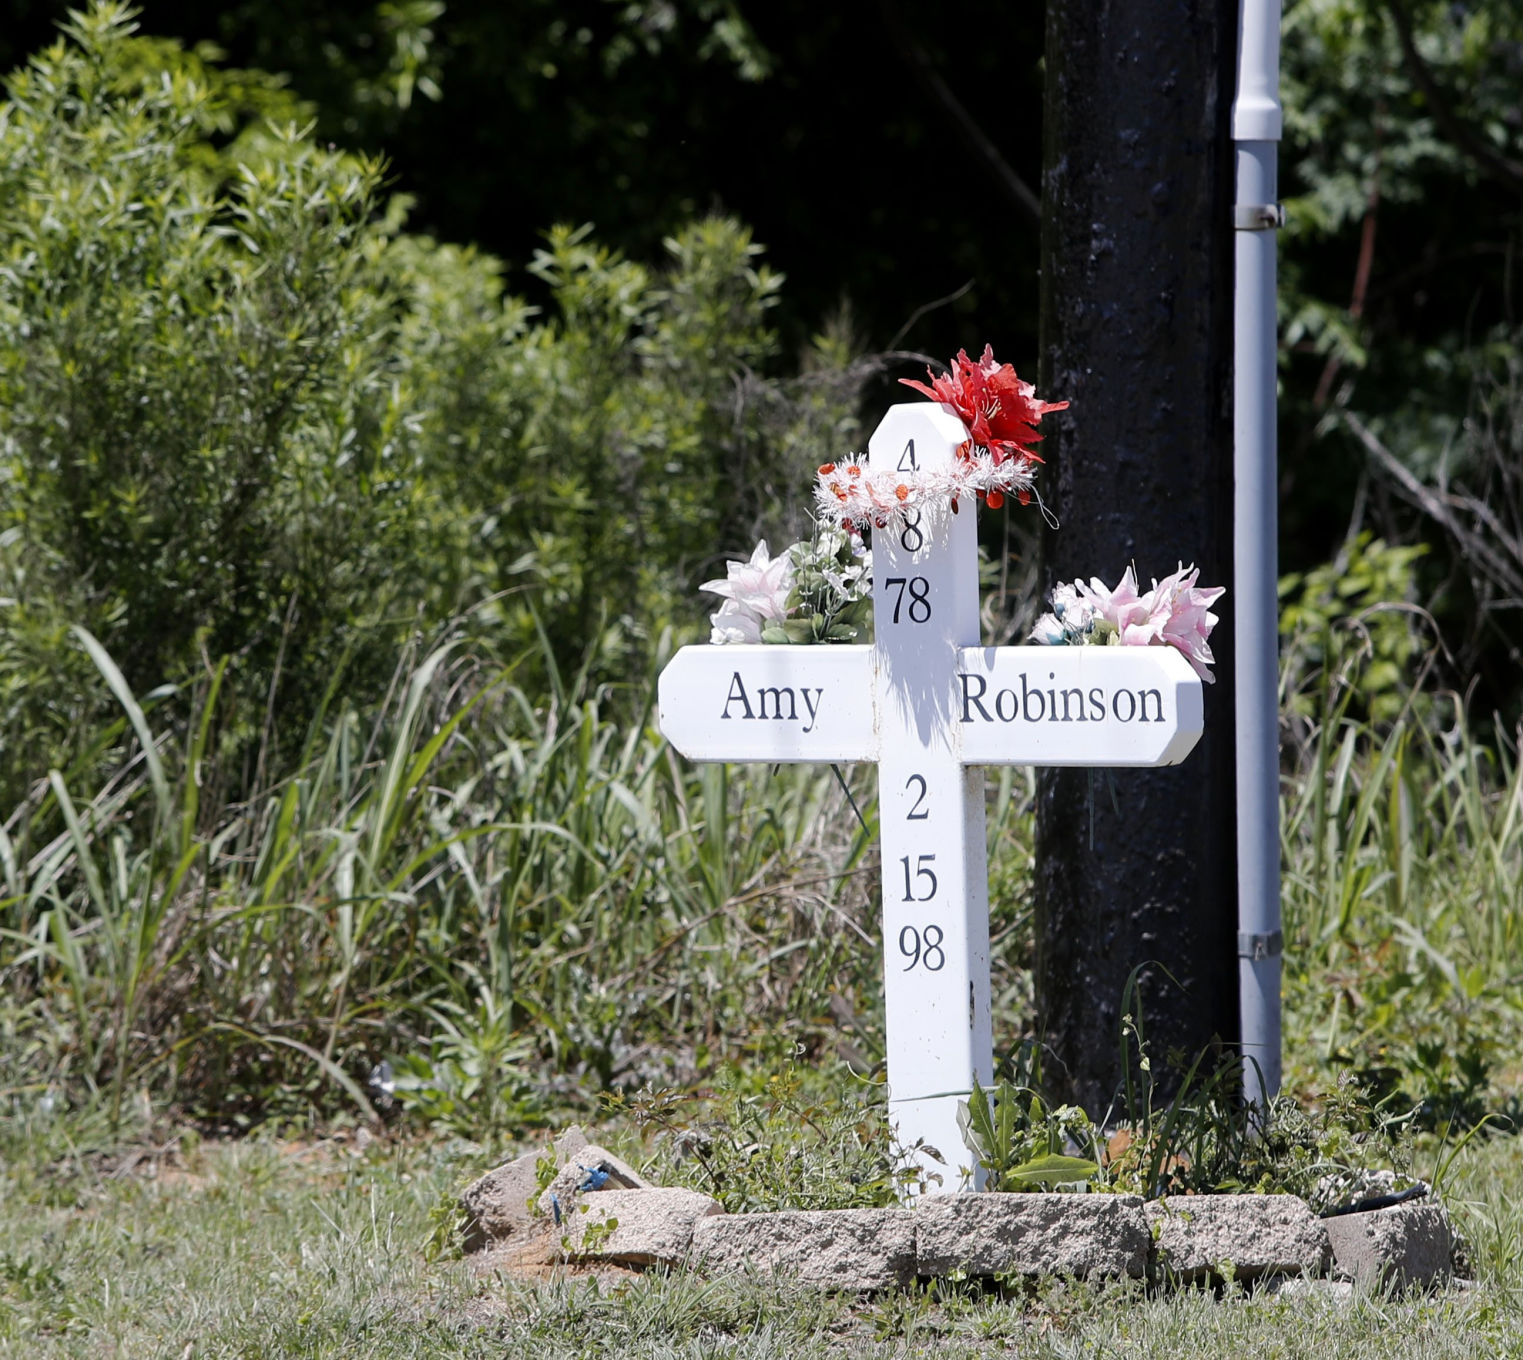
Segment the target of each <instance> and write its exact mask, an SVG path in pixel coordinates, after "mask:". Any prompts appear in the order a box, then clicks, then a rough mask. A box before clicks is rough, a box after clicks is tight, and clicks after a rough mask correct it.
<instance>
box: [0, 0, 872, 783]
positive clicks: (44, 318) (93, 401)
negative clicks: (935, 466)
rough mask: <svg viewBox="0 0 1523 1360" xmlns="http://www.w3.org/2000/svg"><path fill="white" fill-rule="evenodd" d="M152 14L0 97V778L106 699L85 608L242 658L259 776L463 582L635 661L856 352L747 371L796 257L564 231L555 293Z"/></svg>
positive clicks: (756, 359)
mask: <svg viewBox="0 0 1523 1360" xmlns="http://www.w3.org/2000/svg"><path fill="white" fill-rule="evenodd" d="M128 14H129V12H128V11H126V10H125V9H123V8H122V7H121V6H119V5H116V4H109V3H99V0H98V2H97V3H95V4H94V5H93V6H92V7H91V8H90V10H89V11H88V12H86V13H84V14H81V15H76V16H75V18H74V19H73V20H72V21H71V23H70V24H69V25H68V26H67V28H66V30H65V38H64V40H62V41H60V42H59V43H58V44H56V45H55V46H53V47H52V48H50V49H49V50H48V51H47V52H45V53H43V54H42V55H41V56H39V57H38V58H36V59H35V60H34V61H33V62H32V63H31V65H30V66H29V67H27V68H26V69H25V70H22V71H19V72H17V73H15V74H14V75H13V76H12V77H11V81H10V101H9V103H8V104H6V105H5V106H4V109H3V112H0V119H3V134H4V135H3V136H0V234H3V239H4V245H3V247H0V488H3V493H4V494H3V496H0V601H4V603H3V604H0V716H3V717H4V719H5V722H6V729H5V730H6V733H7V740H6V741H5V742H4V743H3V750H4V752H5V754H4V756H3V757H0V760H3V762H4V766H5V768H0V787H5V788H9V789H11V790H15V789H17V788H18V787H19V786H20V781H21V780H22V779H23V778H26V777H30V778H36V777H38V776H40V775H41V774H42V773H43V772H44V771H45V770H46V769H47V768H48V766H49V765H59V766H64V765H67V764H68V763H69V762H70V761H71V760H72V759H74V758H76V757H78V756H80V755H81V754H82V744H83V742H84V739H85V736H86V734H93V732H94V729H95V726H96V724H97V722H98V721H100V720H101V719H102V718H103V716H104V714H106V713H108V712H110V711H111V708H110V701H109V699H108V698H107V696H106V695H105V694H104V692H103V691H102V689H101V687H100V685H99V683H98V681H97V678H96V676H95V674H94V670H93V668H92V667H91V666H90V665H89V663H88V661H87V659H86V658H84V657H83V656H82V654H81V653H80V652H79V651H78V649H77V648H76V647H74V646H73V645H72V644H71V643H70V641H69V634H68V627H69V626H70V625H72V624H79V625H82V626H83V627H85V628H87V629H88V630H89V631H90V633H91V634H92V635H93V636H95V637H97V638H98V639H99V640H100V641H101V643H102V644H103V645H104V646H105V648H106V649H107V651H108V652H109V653H110V654H111V656H112V657H113V658H115V659H116V661H117V663H118V664H119V665H120V667H121V669H122V671H123V673H124V675H125V676H126V678H127V680H128V682H129V684H130V686H131V687H132V689H133V691H134V692H135V693H137V694H139V695H143V696H150V695H152V694H153V693H154V692H155V691H156V690H157V689H158V687H160V686H161V685H165V684H169V685H179V686H183V685H186V684H188V683H192V682H194V681H196V680H197V679H198V678H199V679H201V680H204V679H205V677H207V676H208V675H209V674H210V672H211V671H212V669H213V668H214V667H215V665H216V663H217V662H218V661H219V660H220V659H221V658H223V657H230V658H235V659H236V664H235V665H234V666H233V667H232V669H231V671H230V672H229V676H230V679H229V685H228V687H227V690H226V692H225V693H224V695H223V704H224V710H223V711H222V712H221V713H219V714H218V717H217V741H216V745H215V748H214V749H215V750H217V751H220V752H222V753H223V754H224V755H226V754H228V753H233V754H237V755H239V756H240V759H241V762H242V763H241V764H240V765H239V766H238V767H237V768H235V769H230V770H224V774H225V777H227V778H228V779H229V781H230V785H231V788H232V790H233V791H234V792H235V793H244V794H246V793H248V792H249V791H250V790H251V789H252V788H253V787H254V785H255V783H257V778H256V776H257V775H258V774H259V773H260V770H259V767H258V762H259V761H266V762H267V760H268V756H267V755H264V756H260V755H258V751H259V749H260V747H261V745H262V746H264V747H267V746H268V744H269V742H270V741H271V740H279V741H280V742H282V743H283V750H284V754H285V755H286V756H288V757H289V756H292V755H294V754H295V753H296V752H297V751H299V748H300V745H301V743H302V741H303V740H305V737H306V734H307V731H308V728H309V726H310V724H312V723H313V722H314V721H316V720H317V719H318V716H319V714H321V713H322V712H323V711H324V703H325V696H326V695H328V694H329V692H330V690H332V689H333V687H334V686H335V685H341V686H342V688H343V690H344V692H346V693H347V694H349V695H350V696H352V697H354V698H355V699H357V700H358V701H360V702H361V703H362V704H363V703H365V702H368V701H372V700H377V699H379V698H380V697H381V695H382V693H383V691H384V688H385V685H386V683H387V681H388V679H389V677H390V676H391V675H392V673H393V671H394V669H395V665H396V659H397V656H398V654H399V649H400V648H401V647H402V645H403V643H404V642H405V641H407V640H408V639H410V638H413V637H416V636H418V635H420V634H421V635H423V636H430V635H437V634H438V632H439V631H440V630H441V629H442V628H444V627H445V626H446V625H447V624H448V622H449V621H450V620H451V619H453V618H455V617H456V615H457V614H458V612H459V611H461V610H462V609H471V608H473V607H474V608H475V612H474V614H473V615H472V618H473V624H472V628H473V630H474V631H475V633H476V635H477V636H478V637H481V638H483V639H484V640H487V641H489V642H490V644H491V646H492V647H493V648H494V650H495V651H496V652H497V654H498V655H504V656H512V655H516V654H522V653H523V652H524V651H525V649H526V648H528V649H533V650H534V654H535V656H536V658H538V657H539V656H540V655H541V654H540V653H539V651H538V648H537V639H538V638H539V636H540V635H541V633H543V634H544V636H545V637H547V638H548V639H549V641H550V643H551V651H550V654H549V656H548V658H546V659H547V660H548V661H549V662H550V663H552V664H553V666H554V667H558V668H566V667H570V666H574V665H579V664H581V662H582V660H583V658H584V656H585V655H586V654H587V653H588V651H589V649H590V650H591V651H592V653H593V664H594V666H595V667H596V668H597V671H598V673H599V674H607V675H617V676H620V677H627V676H628V674H629V673H630V671H631V669H632V668H633V669H635V670H638V669H641V668H643V665H644V664H645V663H646V662H647V661H648V659H649V657H650V656H651V654H652V653H653V651H654V649H655V646H656V642H657V640H658V639H659V637H660V635H661V633H662V631H663V630H664V628H665V627H666V626H667V625H668V624H669V623H671V622H672V621H673V620H678V621H681V622H683V623H686V622H687V621H688V620H690V619H694V618H696V616H697V613H698V610H699V606H698V604H697V602H696V601H691V602H690V600H689V596H690V593H691V589H692V586H693V585H694V584H695V583H696V580H698V579H702V577H701V573H702V571H703V570H704V568H705V567H707V566H708V565H710V561H709V559H711V558H712V557H713V556H716V555H718V553H719V552H721V551H722V549H723V545H725V544H726V543H728V542H731V541H734V542H736V543H737V545H738V544H739V543H740V542H742V541H744V535H745V532H748V531H749V530H751V529H752V528H753V527H754V522H755V521H756V520H757V518H758V517H759V516H760V515H762V514H763V513H764V509H765V502H764V500H763V499H761V498H762V497H764V496H765V492H766V488H767V487H768V486H770V485H771V483H772V482H773V481H774V480H775V478H773V477H772V476H771V474H770V473H768V472H767V471H766V469H767V467H768V466H769V465H770V464H771V462H772V461H773V460H774V459H775V458H778V457H784V456H786V457H788V458H790V459H794V458H798V457H799V456H800V455H799V450H798V448H797V444H796V441H790V440H789V438H788V435H789V432H790V431H792V430H796V429H815V428H818V427H820V426H822V425H823V426H824V427H826V428H830V429H833V430H837V429H839V428H841V427H842V426H843V424H848V425H849V414H848V413H849V412H850V411H851V409H852V407H853V405H854V402H855V398H856V394H857V392H858V391H859V390H860V388H861V385H862V383H864V382H865V381H866V380H867V377H868V376H869V374H870V370H867V369H849V370H848V369H844V368H842V367H841V365H839V364H835V365H834V367H833V368H832V370H831V371H832V372H833V373H835V374H836V375H838V376H837V377H836V380H835V381H834V383H833V385H832V384H824V385H822V384H821V383H819V382H818V381H816V382H813V383H809V384H806V385H805V387H800V388H799V392H800V395H798V396H794V395H791V389H790V387H789V385H788V384H778V383H774V382H772V381H771V380H768V379H764V378H759V377H757V375H756V374H755V372H754V369H755V368H756V367H757V366H758V365H760V364H762V363H763V362H764V361H766V360H768V359H769V358H770V357H771V356H772V354H773V352H774V349H775V345H774V341H773V338H772V336H771V334H770V332H769V331H768V330H767V328H766V326H765V316H766V312H767V309H768V308H769V307H770V306H771V305H772V303H773V302H774V301H775V298H776V294H777V289H778V286H779V283H780V280H779V279H778V277H777V276H776V275H774V274H772V273H770V272H769V271H768V270H767V269H766V268H765V266H763V265H762V264H761V263H760V261H759V259H758V256H759V254H760V247H758V246H757V245H755V244H754V243H753V242H752V241H751V239H750V237H749V234H748V233H747V232H746V231H745V230H744V229H743V228H741V227H740V226H739V225H738V224H736V223H734V222H733V221H729V220H726V219H718V218H716V219H710V220H705V221H701V222H698V223H695V224H693V225H692V226H690V227H687V228H685V229H683V230H682V231H679V232H677V233H676V234H675V235H674V236H673V237H672V238H671V239H669V240H668V241H667V249H668V254H669V259H668V263H667V265H666V267H665V268H663V269H652V268H649V267H646V266H645V265H642V264H638V263H636V262H633V261H630V260H625V259H621V258H620V257H618V256H617V255H615V254H612V253H610V252H609V251H607V250H605V249H602V248H600V247H599V246H598V245H597V244H596V243H595V242H594V241H593V239H592V238H591V235H590V228H587V227H582V228H578V229H575V230H572V229H570V228H564V227H561V228H556V229H554V230H553V231H552V232H551V233H550V235H549V241H548V245H547V247H546V248H545V249H544V250H542V251H540V252H539V253H538V254H537V256H536V257H535V259H534V261H533V262H532V264H531V265H530V272H531V273H532V274H534V275H535V276H536V277H537V278H538V280H539V281H540V282H541V283H542V284H543V285H544V287H545V288H546V289H547V290H548V295H549V298H550V301H551V310H550V312H549V314H547V315H545V316H543V317H541V316H539V315H538V313H537V312H536V309H535V308H533V307H531V306H529V305H527V304H525V303H524V302H522V301H520V300H518V299H516V298H514V297H512V296H511V295H509V294H508V293H506V292H505V289H504V277H505V270H504V268H503V266H502V265H501V264H500V263H499V262H497V261H495V260H492V259H490V258H488V257H485V256H482V255H480V254H478V253H476V252H474V251H472V250H469V249H461V248H457V247H452V246H447V245H441V244H438V243H436V242H434V241H431V240H428V239H427V238H423V237H416V236H410V235H408V234H407V233H406V232H404V231H403V230H402V225H403V222H404V219H405V209H406V204H405V200H402V199H392V200H390V201H387V200H386V199H385V197H384V195H383V189H382V182H383V167H382V166H381V165H380V163H379V162H377V161H374V160H367V159H364V158H360V157H354V156H350V155H347V154H343V153H340V152H337V151H334V150H332V149H330V148H327V147H324V146H321V145H319V144H318V143H316V142H315V141H314V140H313V139H312V137H311V136H310V134H309V132H307V131H304V130H303V129H302V128H301V127H299V126H298V125H296V124H295V123H293V122H286V123H283V124H281V125H279V126H272V125H271V124H269V123H268V122H267V121H266V120H267V118H268V116H272V115H273V116H279V117H291V116H296V115H299V114H300V113H301V112H302V106H301V105H300V104H299V103H298V102H297V101H296V100H295V99H294V98H293V97H292V96H291V95H289V94H288V93H286V92H284V91H282V90H281V89H280V88H279V87H278V84H277V83H275V82H273V81H271V80H270V79H269V78H268V77H263V78H261V77H260V76H259V75H258V73H250V72H228V71H223V70H221V69H220V68H218V67H217V66H215V65H214V64H212V63H211V62H210V61H209V60H206V59H203V57H202V56H198V55H195V54H187V53H185V52H183V51H181V50H180V49H179V48H178V47H177V46H176V45H175V44H173V43H169V42H165V41H162V40H158V41H149V40H146V39H140V38H137V37H135V36H133V32H132V28H133V26H132V24H131V22H130V20H129V17H128ZM827 352H828V351H827V350H826V349H822V350H821V351H820V353H821V354H822V355H824V354H826V353H827ZM827 367H829V365H827ZM737 384H739V386H737ZM806 388H807V390H805V389H806ZM743 393H750V394H752V396H751V397H750V399H747V398H746V397H745V396H744V395H742V394H743ZM758 393H759V394H760V395H756V394H758ZM821 393H824V394H825V397H824V400H823V402H822V401H821V400H820V394H821ZM803 457H804V461H801V462H800V463H799V464H798V466H799V467H807V466H809V465H812V463H813V462H814V461H816V460H815V457H814V454H813V451H812V450H811V451H809V452H808V453H807V454H805V455H804V456H803ZM742 473H746V474H747V475H745V476H743V475H741V474H742ZM750 474H755V475H750ZM795 527H796V526H795ZM614 601H616V602H617V605H616V607H613V608H610V602H614ZM535 664H538V662H537V660H536V662H535ZM542 678H543V680H544V681H546V682H547V681H548V676H547V675H545V676H543V677H542ZM178 711H179V712H180V713H181V715H182V716H183V713H184V711H185V706H184V702H183V700H182V701H181V702H180V706H179V709H178ZM276 714H279V716H280V721H279V722H278V723H275V722H274V721H273V719H274V717H275V715H276ZM108 721H109V720H108ZM256 757H257V759H256ZM264 772H265V773H268V770H267V769H266V770H265V771H264Z"/></svg>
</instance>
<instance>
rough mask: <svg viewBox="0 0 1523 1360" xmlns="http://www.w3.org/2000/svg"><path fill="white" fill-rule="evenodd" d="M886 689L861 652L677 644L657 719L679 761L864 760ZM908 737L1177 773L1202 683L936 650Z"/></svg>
mask: <svg viewBox="0 0 1523 1360" xmlns="http://www.w3.org/2000/svg"><path fill="white" fill-rule="evenodd" d="M885 689H886V684H885V680H884V676H883V672H882V667H881V664H880V658H879V657H878V654H877V653H876V652H875V651H874V649H873V648H871V647H861V646H854V647H853V646H848V647H841V646H821V647H789V646H774V645H766V644H759V645H752V646H744V645H739V646H738V645H730V646H724V647H712V646H710V647H684V648H683V649H682V650H681V651H679V652H678V653H677V655H676V656H675V657H673V658H672V661H671V662H670V664H669V665H668V666H667V667H666V669H665V670H664V671H663V672H662V673H661V680H660V686H659V698H658V704H659V721H660V725H661V730H662V732H663V733H665V735H666V737H667V739H668V740H669V741H670V742H671V743H672V745H674V746H675V747H676V748H677V749H678V750H679V751H681V752H682V754H683V755H685V756H687V757H688V758H689V759H691V760H735V761H743V760H756V761H766V762H768V763H795V762H812V761H820V762H829V761H875V760H877V759H878V758H879V754H880V750H881V739H880V733H881V732H882V730H883V722H882V719H881V717H880V714H879V706H880V700H879V694H880V693H882V692H884V691H885ZM914 702H915V703H916V704H917V705H918V706H920V707H921V708H922V709H923V710H924V711H923V712H922V713H921V714H919V715H918V716H919V717H921V718H922V721H921V722H920V725H919V726H920V730H921V731H922V732H923V733H924V734H925V736H926V737H927V739H928V741H929V743H930V744H932V745H934V746H936V747H938V748H939V749H941V750H943V751H945V752H946V753H947V754H949V755H951V756H953V757H954V758H955V759H957V760H959V761H960V762H961V763H962V764H964V765H1091V766H1118V767H1119V766H1148V765H1176V764H1178V763H1179V762H1180V761H1181V760H1183V759H1184V758H1185V756H1187V755H1188V754H1189V753H1190V751H1191V750H1192V749H1193V748H1194V746H1195V743H1196V742H1197V741H1199V739H1200V734H1201V730H1202V727H1203V711H1204V710H1203V704H1202V697H1201V682H1200V680H1199V678H1198V677H1197V676H1196V674H1195V672H1194V671H1193V670H1192V669H1191V668H1190V663H1189V662H1188V661H1186V660H1185V659H1184V657H1183V656H1181V655H1180V654H1179V653H1178V652H1176V651H1175V650H1174V649H1173V648H1172V647H958V648H948V649H947V658H946V664H945V667H944V668H943V670H942V672H941V675H940V683H939V684H936V685H933V686H929V687H927V688H926V689H925V690H923V691H920V693H919V694H918V695H917V696H916V698H915V700H914Z"/></svg>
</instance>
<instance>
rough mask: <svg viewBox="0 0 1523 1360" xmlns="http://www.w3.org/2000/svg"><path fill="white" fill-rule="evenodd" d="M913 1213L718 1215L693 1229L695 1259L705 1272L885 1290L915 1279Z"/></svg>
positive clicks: (839, 1211)
mask: <svg viewBox="0 0 1523 1360" xmlns="http://www.w3.org/2000/svg"><path fill="white" fill-rule="evenodd" d="M916 1218H917V1214H916V1212H915V1211H914V1210H911V1209H815V1210H807V1209H805V1210H793V1211H787V1212H783V1213H772V1214H722V1215H717V1216H715V1217H713V1218H700V1219H699V1220H698V1221H697V1222H696V1223H694V1224H693V1260H694V1262H695V1263H696V1264H698V1265H699V1267H700V1268H701V1269H703V1270H705V1271H707V1272H708V1273H709V1274H718V1273H720V1272H721V1271H737V1272H740V1271H747V1270H756V1271H760V1272H763V1273H769V1272H771V1273H777V1274H785V1275H790V1276H792V1277H794V1278H795V1279H798V1280H801V1281H803V1282H804V1283H806V1284H816V1285H822V1286H824V1287H825V1288H828V1289H857V1290H863V1289H888V1288H890V1287H891V1286H893V1285H903V1284H908V1283H909V1282H910V1281H911V1280H913V1279H914V1277H915V1222H916Z"/></svg>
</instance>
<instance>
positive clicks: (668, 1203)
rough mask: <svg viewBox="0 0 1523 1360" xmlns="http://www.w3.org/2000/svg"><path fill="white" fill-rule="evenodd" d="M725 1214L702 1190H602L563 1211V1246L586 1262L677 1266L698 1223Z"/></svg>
mask: <svg viewBox="0 0 1523 1360" xmlns="http://www.w3.org/2000/svg"><path fill="white" fill-rule="evenodd" d="M723 1212H724V1210H723V1209H722V1208H721V1207H720V1205H719V1202H718V1201H717V1200H713V1199H710V1198H709V1197H708V1196H707V1195H702V1194H699V1193H698V1191H696V1190H662V1189H654V1188H653V1189H650V1190H602V1191H599V1192H598V1193H597V1194H590V1195H585V1196H583V1197H582V1199H581V1202H580V1203H578V1204H577V1206H576V1208H575V1209H573V1210H572V1211H571V1212H570V1213H568V1214H565V1215H563V1217H562V1223H561V1237H560V1245H561V1250H562V1251H563V1252H564V1253H565V1254H566V1255H568V1256H571V1257H574V1258H576V1259H577V1260H582V1261H612V1262H614V1263H615V1264H617V1265H630V1266H653V1265H677V1264H679V1263H680V1262H682V1261H684V1260H686V1259H687V1254H688V1248H689V1247H690V1246H691V1245H692V1242H693V1224H694V1223H695V1222H696V1221H697V1220H698V1219H700V1218H707V1217H709V1216H710V1215H711V1214H719V1213H723ZM609 1224H613V1225H614V1226H613V1227H612V1228H611V1229H610V1228H609V1226H608V1225H609Z"/></svg>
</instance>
